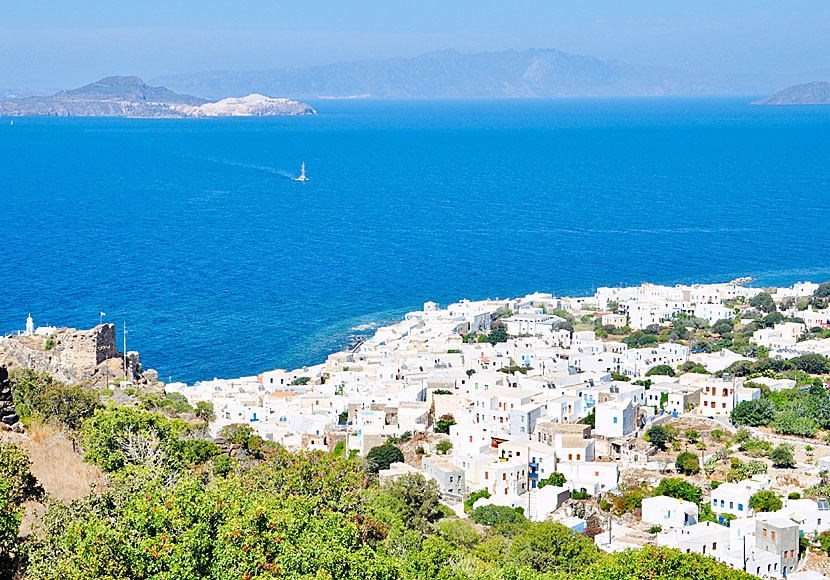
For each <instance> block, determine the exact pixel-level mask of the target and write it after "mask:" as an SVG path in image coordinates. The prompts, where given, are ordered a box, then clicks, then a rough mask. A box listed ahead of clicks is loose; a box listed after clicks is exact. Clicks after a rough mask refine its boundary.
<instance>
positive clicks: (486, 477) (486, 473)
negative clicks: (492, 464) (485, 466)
mask: <svg viewBox="0 0 830 580" xmlns="http://www.w3.org/2000/svg"><path fill="white" fill-rule="evenodd" d="M484 479H490V472H489V471H485V472H484Z"/></svg>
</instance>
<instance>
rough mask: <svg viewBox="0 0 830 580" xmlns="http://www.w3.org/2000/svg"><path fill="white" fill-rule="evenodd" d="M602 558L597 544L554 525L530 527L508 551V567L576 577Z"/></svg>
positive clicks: (546, 523) (551, 523) (543, 523)
mask: <svg viewBox="0 0 830 580" xmlns="http://www.w3.org/2000/svg"><path fill="white" fill-rule="evenodd" d="M600 558H601V556H600V551H599V549H598V548H597V547H596V545H594V542H593V541H591V540H589V539H588V538H585V537H583V536H581V535H580V534H578V533H576V532H575V531H573V530H571V529H570V528H567V527H565V526H563V525H562V524H558V523H553V522H541V523H538V524H535V525H532V526H528V527H527V528H526V529H525V530H523V531H522V532H521V533H520V534H519V535H517V536H516V537H515V538H514V539H513V541H512V542H511V544H510V547H509V549H508V551H507V562H508V563H510V564H513V565H516V566H520V567H524V568H529V569H530V570H532V571H535V572H537V573H541V574H551V573H557V572H558V573H560V574H576V573H578V572H582V571H584V570H585V568H587V567H588V566H589V565H590V564H591V563H593V562H596V561H598V560H600ZM532 577H534V576H532V575H528V576H527V578H532ZM545 577H547V576H545Z"/></svg>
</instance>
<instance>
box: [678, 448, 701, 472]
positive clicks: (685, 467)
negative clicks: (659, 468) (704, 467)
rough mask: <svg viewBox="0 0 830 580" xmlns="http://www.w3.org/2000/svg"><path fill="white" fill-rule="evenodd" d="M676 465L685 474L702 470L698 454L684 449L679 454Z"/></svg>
mask: <svg viewBox="0 0 830 580" xmlns="http://www.w3.org/2000/svg"><path fill="white" fill-rule="evenodd" d="M674 466H675V469H677V472H678V473H683V474H685V475H694V474H696V473H699V472H700V462H699V461H698V458H697V455H695V454H694V453H689V452H688V451H684V452H683V453H680V454H679V455H678V456H677V460H676V461H675V463H674Z"/></svg>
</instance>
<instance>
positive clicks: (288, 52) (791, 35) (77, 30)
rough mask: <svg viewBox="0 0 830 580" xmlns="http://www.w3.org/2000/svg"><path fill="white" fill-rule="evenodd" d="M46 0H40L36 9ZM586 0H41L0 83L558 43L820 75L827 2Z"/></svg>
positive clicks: (758, 72)
mask: <svg viewBox="0 0 830 580" xmlns="http://www.w3.org/2000/svg"><path fill="white" fill-rule="evenodd" d="M44 4H46V6H44ZM650 4H651V3H649V2H646V1H644V0H635V1H632V2H627V3H625V4H624V5H618V4H617V3H614V2H611V1H609V0H601V1H598V2H595V3H592V4H591V5H587V6H583V5H576V4H574V3H562V2H560V3H556V4H553V3H549V2H544V1H541V0H530V1H527V2H523V3H521V4H520V5H514V6H511V7H507V6H505V5H504V4H502V3H497V2H493V1H491V0H483V1H477V2H474V1H472V0H459V1H457V2H454V3H452V4H449V5H448V4H445V3H440V2H436V1H435V0H427V1H425V2H422V3H419V4H418V5H417V6H415V5H412V6H409V5H407V6H397V5H394V6H392V5H387V4H381V3H379V2H368V1H362V2H355V3H349V4H348V5H345V4H341V3H335V2H330V1H316V2H314V1H312V2H306V3H304V4H303V5H273V3H270V2H267V1H266V0H252V1H251V2H249V3H247V4H246V5H244V7H242V8H240V9H238V10H229V9H228V4H226V3H219V2H210V1H208V2H205V1H200V2H196V1H194V0H182V1H181V2H178V3H175V5H169V4H168V3H166V2H162V1H161V0H148V1H147V2H144V3H143V4H142V5H141V8H140V10H136V8H135V6H134V5H119V4H116V3H108V2H103V1H101V0H92V1H88V2H83V3H82V4H81V5H76V4H65V3H62V2H57V1H55V0H46V2H41V3H38V5H37V6H34V5H31V4H27V3H17V4H15V5H12V6H9V7H6V8H4V24H3V25H2V27H0V57H2V58H0V87H2V88H6V89H9V88H27V89H46V88H69V87H76V86H81V85H84V84H86V83H89V82H91V81H94V80H96V79H98V78H101V77H105V76H111V75H138V76H140V77H142V78H145V79H151V78H155V77H160V76H164V75H171V74H180V73H193V72H199V71H213V70H230V71H245V70H261V69H271V68H278V67H284V66H310V65H323V64H330V63H333V62H338V61H351V60H363V59H387V58H395V57H414V56H418V55H420V54H423V53H427V52H431V51H435V50H444V49H455V50H458V51H460V52H463V53H476V52H484V51H493V52H498V51H503V50H510V49H514V50H525V49H529V48H555V49H557V50H561V51H564V52H568V53H572V54H580V55H587V56H593V57H597V58H599V59H602V60H620V61H624V62H628V63H632V64H642V65H652V66H660V67H666V68H672V69H680V70H683V71H687V72H690V73H698V74H705V75H744V76H749V77H755V78H756V79H757V80H758V81H759V82H761V83H762V84H763V83H767V81H769V83H772V84H775V83H776V82H777V79H785V78H787V77H788V75H790V76H791V75H792V74H793V73H798V74H802V75H803V74H808V75H809V74H811V73H813V72H815V74H816V75H817V78H816V79H815V80H821V79H820V78H818V77H821V76H822V75H824V76H830V75H828V74H827V71H830V38H828V35H827V34H826V31H827V30H828V29H830V6H828V5H827V4H826V3H822V2H819V1H818V0H810V1H805V2H800V3H798V4H797V5H796V6H795V7H793V6H791V5H784V4H781V3H777V2H770V1H762V2H750V1H748V0H739V1H737V2H732V3H730V4H729V5H728V6H723V5H721V4H720V3H717V2H714V1H712V0H706V1H703V2H699V3H697V4H696V5H694V6H671V5H658V6H653V5H650Z"/></svg>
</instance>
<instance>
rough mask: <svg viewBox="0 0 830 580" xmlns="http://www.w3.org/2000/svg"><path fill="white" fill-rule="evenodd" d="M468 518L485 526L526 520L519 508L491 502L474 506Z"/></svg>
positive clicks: (518, 522) (517, 522)
mask: <svg viewBox="0 0 830 580" xmlns="http://www.w3.org/2000/svg"><path fill="white" fill-rule="evenodd" d="M470 519H472V520H473V521H474V522H475V523H477V524H482V525H485V526H498V525H502V524H522V523H525V522H526V521H527V519H526V518H525V516H524V514H523V513H522V512H521V511H520V510H519V509H513V508H511V507H507V506H501V505H492V504H491V505H484V506H480V507H477V508H475V509H474V510H473V511H472V513H471V514H470Z"/></svg>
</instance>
